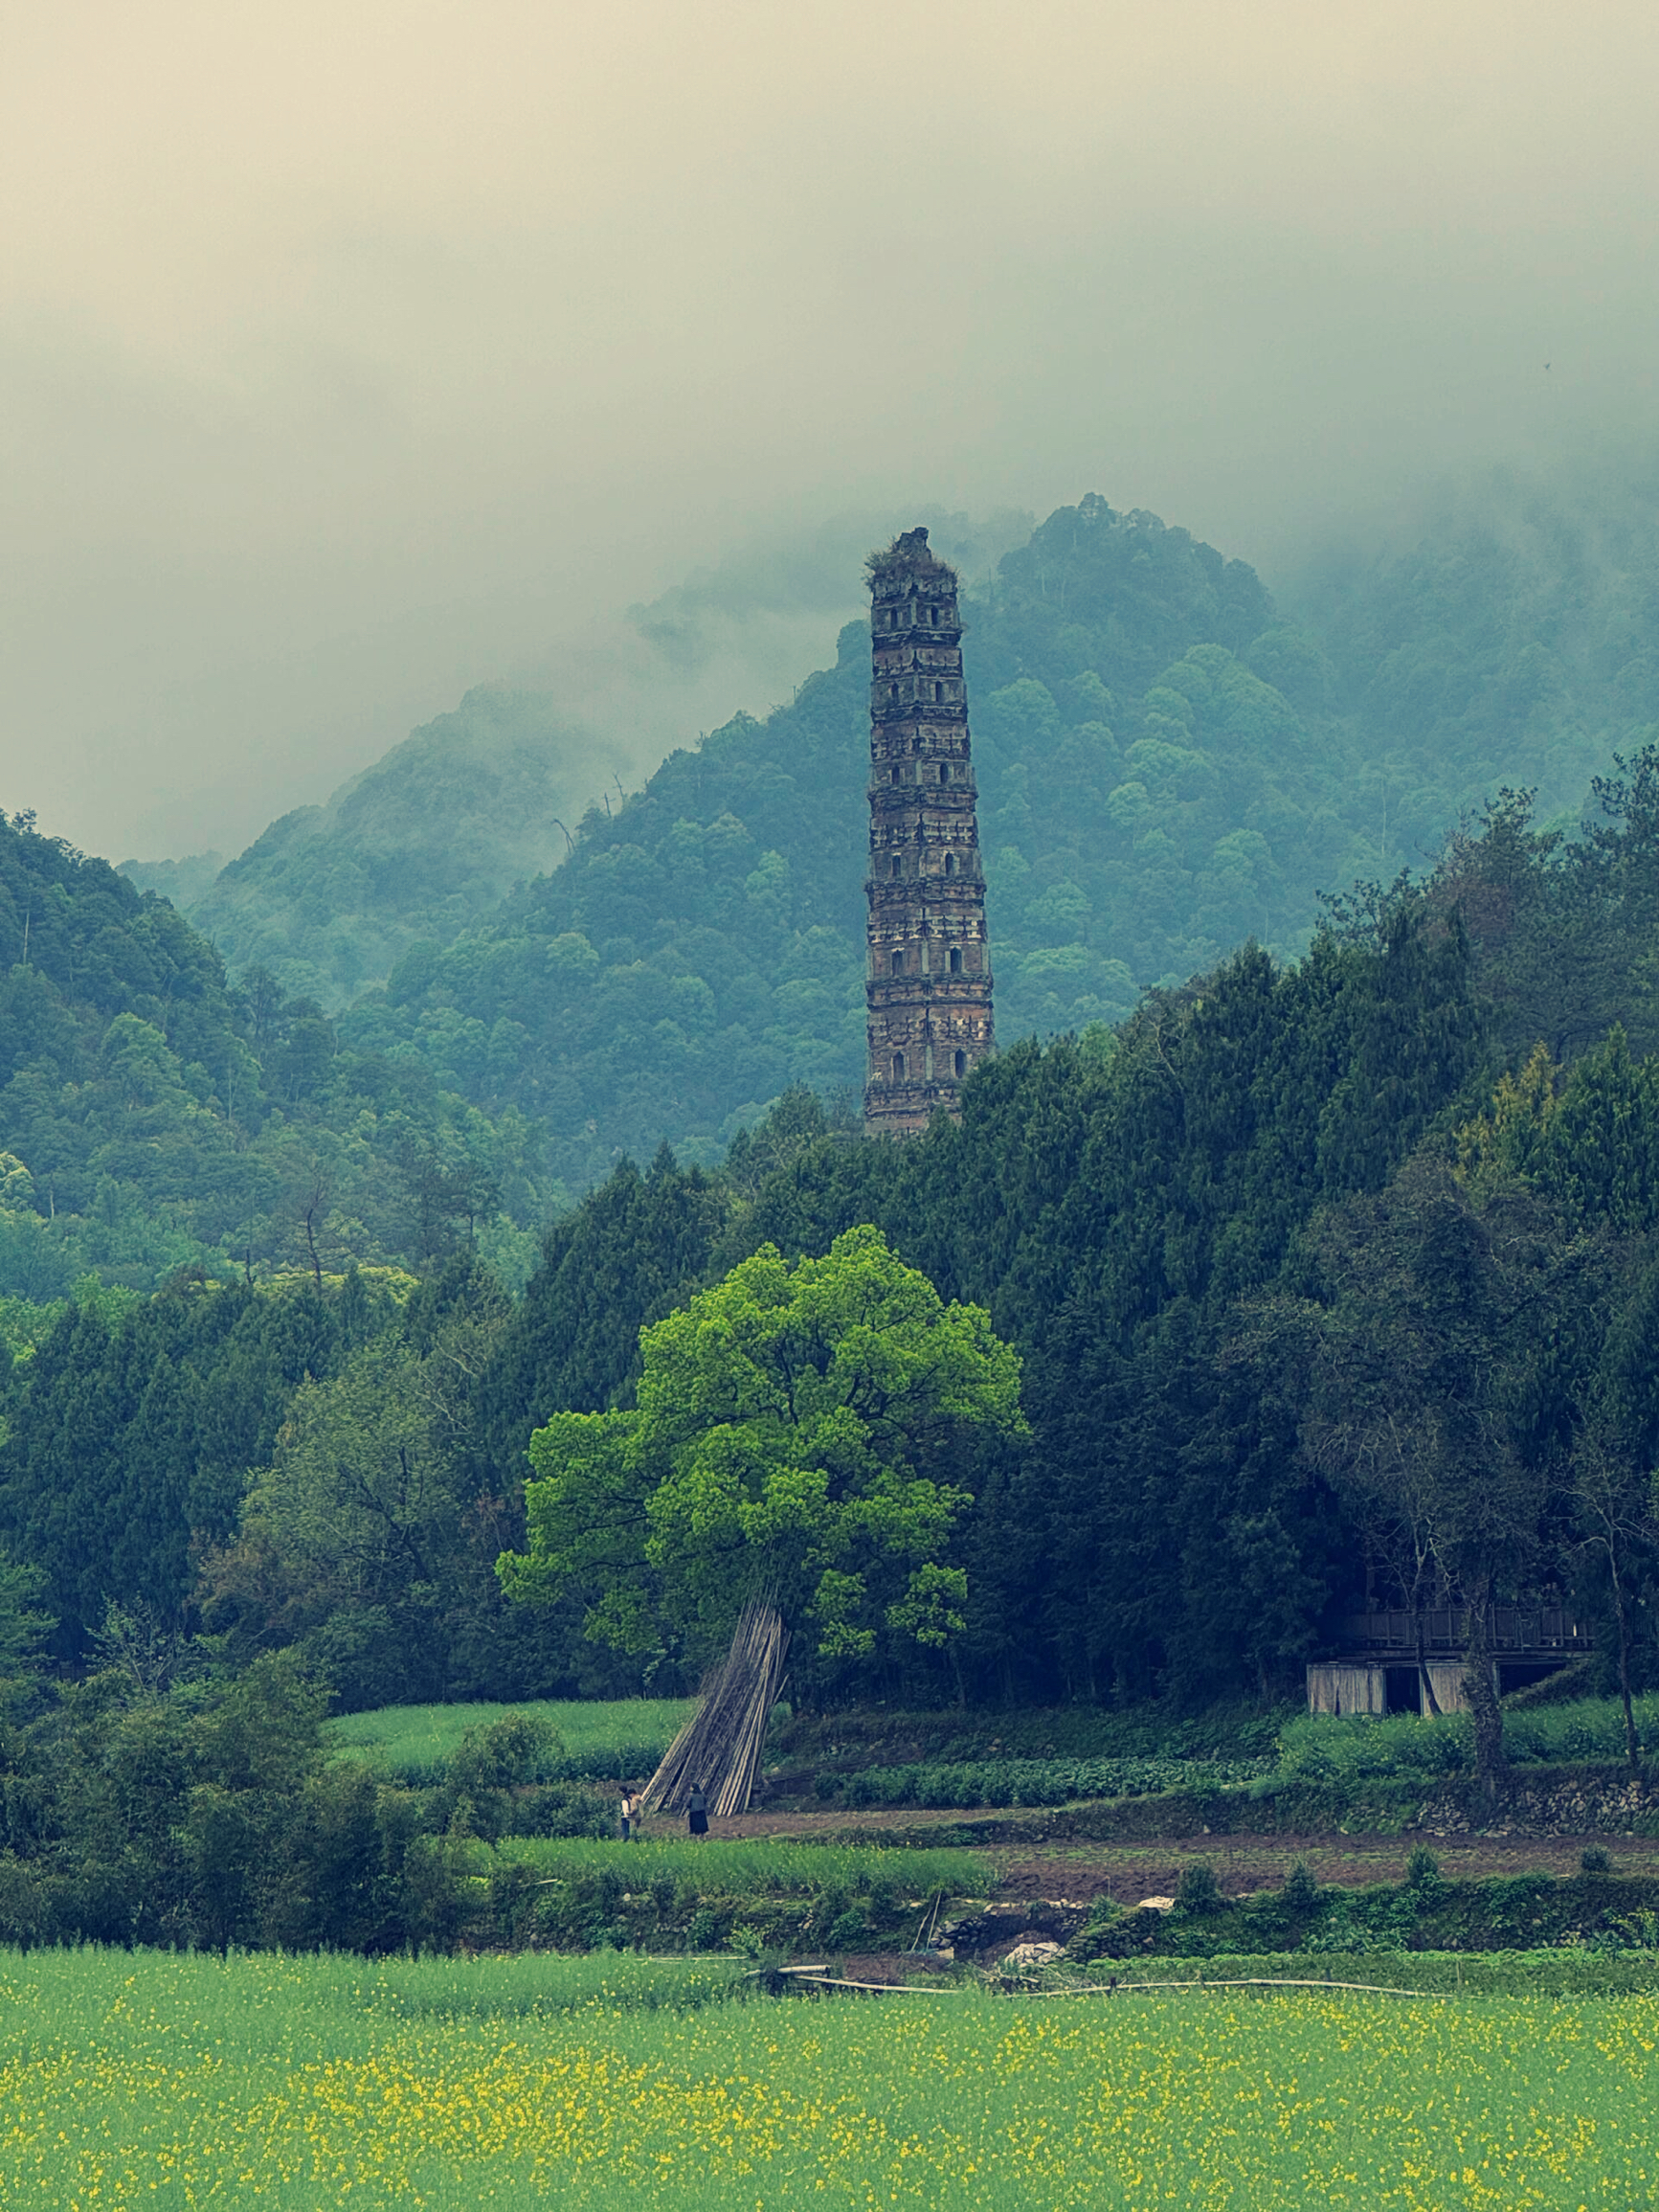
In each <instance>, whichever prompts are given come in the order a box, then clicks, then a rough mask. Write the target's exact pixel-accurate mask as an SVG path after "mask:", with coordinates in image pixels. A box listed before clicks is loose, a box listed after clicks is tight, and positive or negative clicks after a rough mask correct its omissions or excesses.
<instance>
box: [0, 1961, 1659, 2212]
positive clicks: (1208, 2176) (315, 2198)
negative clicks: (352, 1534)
mask: <svg viewBox="0 0 1659 2212" xmlns="http://www.w3.org/2000/svg"><path fill="white" fill-rule="evenodd" d="M1219 1963H1220V1962H1215V1961H1212V1962H1209V1968H1210V1970H1211V1971H1213V1970H1214V1969H1215V1967H1216V1966H1217V1965H1218V1964H1219ZM1240 1963H1244V1962H1240ZM1286 1963H1290V1962H1279V1964H1280V1965H1281V1966H1283V1965H1284V1964H1286ZM1330 1963H1331V1964H1332V1965H1333V1966H1334V1965H1335V1964H1336V1963H1337V1962H1335V1961H1332V1962H1330ZM1571 1964H1572V1962H1569V1968H1570V1966H1571ZM1586 1964H1587V1966H1590V1967H1594V1968H1596V1969H1598V1970H1600V1971H1602V1972H1603V1974H1605V1973H1606V1972H1609V1971H1611V1969H1612V1967H1613V1966H1615V1965H1616V1966H1622V1967H1624V1969H1625V1972H1626V1974H1629V1973H1631V1972H1633V1967H1632V1966H1631V1964H1630V1963H1629V1962H1601V1961H1595V1962H1586ZM1362 1965H1363V1968H1364V1972H1363V1974H1360V1975H1356V1976H1355V1978H1362V1979H1366V1980H1376V1981H1384V1980H1389V1979H1396V1978H1399V1977H1400V1976H1401V1975H1404V1974H1408V1973H1413V1972H1415V1973H1416V1974H1418V1975H1420V1976H1423V1977H1424V1979H1432V1978H1435V1976H1436V1975H1439V1977H1440V1978H1442V1979H1444V1978H1446V1976H1445V1975H1444V1974H1443V1973H1441V1970H1440V1967H1439V1966H1438V1965H1437V1962H1434V1961H1432V1960H1426V1959H1424V1958H1421V1957H1420V1958H1416V1959H1411V1960H1398V1961H1388V1962H1384V1961H1381V1960H1379V1959H1378V1958H1376V1957H1368V1958H1366V1959H1365V1960H1364V1961H1363V1962H1362ZM1503 1966H1504V1970H1505V1971H1507V1972H1508V1973H1509V1974H1510V1975H1511V1976H1512V1977H1513V1975H1514V1974H1515V1971H1516V1962H1515V1961H1513V1960H1510V1961H1506V1962H1503ZM1643 1966H1644V1968H1645V1971H1646V1974H1647V1977H1648V1980H1649V1981H1650V1980H1651V1978H1652V1961H1651V1959H1650V1958H1649V1959H1648V1960H1647V1961H1645V1962H1643ZM1384 1967H1386V1969H1387V1971H1381V1970H1382V1969H1384ZM1451 1971H1452V1972H1455V1967H1453V1968H1452V1970H1451ZM1465 1971H1466V1973H1467V1972H1468V1969H1467V1967H1466V1970H1465ZM1553 1971H1554V1973H1555V1975H1556V1976H1557V1979H1556V1983H1555V1986H1554V1988H1553V1989H1551V1988H1548V1987H1542V1986H1539V1985H1537V1984H1534V1985H1532V1986H1530V1987H1529V1986H1527V1985H1525V1984H1523V1990H1524V1994H1492V1993H1491V1992H1489V1991H1487V1990H1484V1989H1483V1990H1482V1991H1481V1992H1479V1993H1478V1994H1476V1993H1472V1992H1471V1989H1470V1987H1469V1985H1468V1982H1467V1981H1466V1984H1465V1987H1464V1989H1463V1991H1462V1992H1461V1993H1457V1992H1456V1990H1455V1981H1454V1982H1453V1989H1454V1994H1453V1995H1452V1997H1451V1998H1449V1999H1448V2000H1446V2001H1438V2002H1437V2001H1433V2000H1432V1999H1424V2000H1418V2001H1412V2000H1410V1999H1401V1998H1376V1997H1367V1996H1363V1995H1358V1994H1353V1993H1344V1992H1338V1991H1335V1990H1332V1991H1326V1990H1324V1989H1319V1990H1315V1991H1304V1992H1295V1993H1292V1992H1275V1993H1270V1994H1267V1995H1258V1994H1252V1993H1250V1992H1239V1991H1219V1990H1215V1989H1213V1988H1212V1989H1207V1990H1204V1991H1201V1992H1200V1991H1199V1990H1191V1991H1179V1992H1175V1993H1170V1994H1162V1995H1159V1994H1151V1995H1145V1996H1135V1997H1132V1998H1123V1997H1118V1998H1070V1999H1065V1998H1059V1999H1044V1998H1012V1997H998V1996H993V1995H990V1994H986V1993H984V1992H978V1991H968V1990H963V1991H961V1992H959V1993H956V1994H945V1993H940V1994H937V1995H910V1996H898V1997H890V1998H879V1999H870V2000H868V2001H862V2000H858V1999H847V1998H820V1999H817V2000H803V1999H795V2000H790V1999H773V1998H756V1999H755V2000H754V2001H751V2002H748V2003H729V2002H722V2001H719V1999H720V1998H722V1997H723V1996H724V1995H726V1994H727V1991H728V1989H729V1987H730V1986H731V1985H732V1984H733V1983H734V1982H735V1978H736V1972H737V1970H736V1969H735V1968H734V1969H731V1970H726V1969H713V1970H710V1969H707V1968H705V1967H700V1966H691V1965H687V1966H672V1967H661V1966H652V1965H650V1964H648V1963H646V1962H643V1961H635V1960H624V1959H616V1958H607V1959H547V1958H519V1959H511V1960H499V1959H492V1960H481V1961H475V1962H471V1963H465V1962H457V1961H443V1962H436V1961H408V1960H398V1961H391V1962H383V1963H378V1964H372V1965H371V1964H365V1963H364V1962H361V1961H345V1960H338V1959H329V1958H307V1959H293V1958H275V1957H258V1958H232V1959H231V1960H229V1961H228V1962H224V1963H221V1962H218V1961H215V1960H211V1959H205V1958H201V1957H186V1956H171V1955H168V1956H163V1955H160V1954H154V1953H149V1954H146V1953H142V1952H134V1953H128V1952H95V1951H90V1950H89V1951H80V1952H35V1953H33V1954H31V1955H29V1956H27V1957H19V1956H17V1955H16V1954H10V1955H5V1954H0V2202H4V2203H5V2204H7V2205H8V2206H11V2205H39V2206H42V2207H51V2208H52V2212H93V2208H94V2207H104V2206H111V2207H116V2208H117V2212H123V2208H126V2207H133V2206H137V2205H140V2204H143V2205H157V2206H164V2207H168V2206H176V2207H184V2206H195V2205H209V2204H213V2205H226V2206H244V2205H245V2206H255V2205H258V2206H270V2207H273V2208H275V2212H321V2208H322V2207H325V2206H326V2207H337V2206H347V2205H349V2206H366V2207H370V2212H375V2208H380V2207H385V2208H388V2212H390V2208H391V2207H392V2206H396V2207H400V2208H401V2207H405V2206H427V2207H430V2208H432V2212H460V2208H462V2207H466V2208H467V2212H470V2208H471V2207H473V2206H479V2205H483V2206H496V2207H507V2208H516V2207H521V2206H522V2207H525V2208H526V2212H528V2208H529V2207H531V2206H536V2205H542V2204H546V2203H549V2202H556V2203H557V2204H559V2205H560V2206H561V2207H565V2206H571V2207H577V2208H580V2212H589V2208H591V2212H612V2208H613V2207H614V2208H615V2212H622V2207H624V2206H626V2207H629V2208H630V2212H639V2208H641V2207H644V2208H647V2212H681V2208H684V2212H693V2208H695V2212H704V2208H706V2207H707V2206H709V2205H720V2206H721V2207H723V2208H724V2207H740V2208H742V2212H748V2208H749V2207H750V2206H754V2207H756V2208H757V2212H759V2208H764V2212H796V2207H804V2206H807V2205H812V2206H820V2205H823V2204H826V2203H827V2204H832V2205H835V2204H841V2205H853V2206H860V2207H863V2206H873V2205H878V2204H879V2205H882V2206H888V2205H893V2204H898V2205H900V2206H906V2207H910V2206H914V2207H923V2208H927V2212H984V2208H987V2207H988V2208H990V2212H1037V2208H1039V2207H1041V2208H1042V2212H1072V2208H1074V2207H1075V2208H1076V2212H1086V2208H1087V2212H1100V2208H1103V2207H1105V2208H1116V2207H1120V2206H1122V2207H1128V2206H1135V2207H1139V2206H1145V2205H1152V2204H1174V2205H1179V2206H1181V2207H1190V2206H1222V2205H1225V2206H1228V2207H1229V2208H1230V2212H1239V2208H1240V2207H1242V2206H1251V2207H1255V2206H1266V2205H1269V2204H1271V2205H1273V2206H1275V2207H1277V2206H1281V2205H1287V2206H1291V2207H1309V2208H1312V2207H1315V2206H1316V2207H1319V2208H1320V2212H1361V2208H1363V2212H1466V2208H1467V2212H1477V2208H1478V2212H1535V2208H1545V2207H1547V2208H1549V2212H1556V2208H1558V2207H1559V2208H1562V2212H1570V2208H1572V2207H1588V2206H1605V2207H1619V2208H1620V2212H1625V2208H1626V2207H1629V2206H1631V2205H1634V2204H1638V2203H1648V2202H1649V2201H1652V2199H1653V2196H1654V2193H1655V2187H1656V2184H1659V2158H1656V2157H1655V2155H1654V2153H1653V2151H1652V2148H1651V2143H1652V2130H1651V2124H1650V2116H1649V2115H1650V2112H1651V2110H1652V2106H1653V2100H1654V2096H1655V2093H1656V2092H1659V2055H1656V2054H1659V1999H1655V1998H1653V1997H1652V1996H1647V1995H1638V1996H1608V1995H1604V1994H1600V1993H1595V1994H1589V1993H1586V1992H1585V1990H1584V1989H1583V1987H1582V1985H1581V1984H1578V1985H1575V1984H1574V1982H1573V1979H1572V1974H1571V1972H1570V1971H1568V1969H1564V1968H1563V1967H1561V1966H1560V1965H1556V1966H1555V1968H1554V1970H1553ZM1510 1986H1511V1987H1512V1988H1513V1978H1512V1982H1511V1985H1510Z"/></svg>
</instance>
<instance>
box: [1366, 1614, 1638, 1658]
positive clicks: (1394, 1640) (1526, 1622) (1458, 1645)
mask: <svg viewBox="0 0 1659 2212" xmlns="http://www.w3.org/2000/svg"><path fill="white" fill-rule="evenodd" d="M1342 1636H1343V1640H1344V1642H1346V1643H1347V1644H1349V1645H1350V1646H1352V1647H1353V1648H1354V1649H1355V1650H1356V1651H1366V1652H1401V1653H1403V1654H1404V1655H1405V1656H1406V1657H1407V1658H1415V1657H1416V1655H1417V1626H1416V1623H1415V1621H1414V1620H1413V1617H1412V1615H1411V1614H1410V1613H1409V1612H1401V1613H1393V1612H1390V1613H1356V1614H1350V1615H1349V1616H1348V1618H1347V1619H1346V1620H1345V1621H1344V1622H1343V1623H1342ZM1423 1643H1424V1651H1425V1652H1432V1653H1444V1652H1462V1651H1467V1649H1468V1614H1467V1613H1465V1612H1464V1610H1463V1608H1462V1607H1461V1606H1431V1607H1429V1608H1428V1609H1427V1610H1426V1611H1425V1612H1424V1615H1423ZM1594 1643H1595V1639H1594V1637H1593V1636H1591V1634H1590V1631H1589V1628H1588V1625H1587V1624H1586V1623H1585V1622H1583V1621H1581V1620H1580V1619H1578V1618H1577V1617H1576V1616H1575V1615H1574V1614H1571V1613H1569V1612H1568V1611H1567V1609H1566V1608H1565V1607H1564V1606H1559V1605H1535V1606H1521V1605H1500V1606H1494V1607H1493V1609H1492V1649H1493V1650H1494V1651H1499V1652H1509V1653H1512V1654H1513V1653H1515V1652H1537V1653H1539V1654H1540V1655H1542V1654H1546V1653H1549V1654H1553V1653H1556V1652H1562V1653H1572V1652H1580V1651H1590V1650H1592V1649H1593V1648H1594Z"/></svg>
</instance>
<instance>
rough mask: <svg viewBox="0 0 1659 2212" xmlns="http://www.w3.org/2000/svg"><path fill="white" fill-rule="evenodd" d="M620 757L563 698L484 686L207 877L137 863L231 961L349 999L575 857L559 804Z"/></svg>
mask: <svg viewBox="0 0 1659 2212" xmlns="http://www.w3.org/2000/svg"><path fill="white" fill-rule="evenodd" d="M613 766H614V763H613V762H612V760H611V758H610V756H609V755H608V752H607V749H606V748H605V747H604V746H603V745H601V744H599V743H598V742H597V741H596V740H595V739H594V736H593V735H592V734H591V733H587V732H583V731H580V730H575V729H572V727H571V726H570V725H569V723H568V721H567V720H566V719H565V718H564V717H562V716H561V714H560V712H559V710H558V705H557V702H556V701H554V700H552V699H549V698H546V697H543V696H542V695H540V694H539V693H534V692H525V691H514V690H511V689H509V688H507V687H506V686H504V685H499V684H491V685H482V686H481V687H480V688H478V689H476V690H472V691H469V692H468V693H467V694H466V696H465V698H464V699H462V701H461V702H460V706H459V707H458V708H457V709H456V710H455V711H454V712H453V713H450V714H440V715H439V716H438V717H437V720H436V721H433V722H429V723H428V724H426V726H425V727H424V728H423V729H420V730H416V731H415V733H414V734H413V735H412V736H410V737H406V738H405V739H404V741H403V743H402V744H401V745H397V746H394V747H393V748H392V751H391V752H390V753H388V754H387V755H386V756H385V757H384V758H383V759H380V760H377V761H376V762H375V763H374V765H373V767H372V768H370V769H367V770H365V772H364V773H363V774H362V775H361V776H358V777H355V778H353V779H352V780H351V781H350V782H349V783H347V784H346V785H345V786H344V787H343V788H342V789H341V790H339V791H337V792H336V793H335V794H334V796H333V797H332V798H331V799H330V800H329V801H328V803H327V804H326V805H325V806H303V807H300V808H297V809H296V811H295V812H294V813H292V814H285V815H284V816H283V817H282V818H281V820H280V822H274V823H272V824H271V825H270V827H269V828H268V829H267V830H266V831H265V832H264V834H263V836H261V837H259V838H258V840H257V841H256V842H255V843H254V844H253V845H251V846H249V847H248V849H247V850H246V851H245V852H243V853H241V854H240V855H239V856H238V857H237V858H236V859H235V860H233V861H231V862H230V863H228V865H226V866H225V867H223V868H222V869H219V870H218V871H217V873H216V874H214V875H213V876H211V877H209V878H208V879H207V880H206V881H203V880H201V879H200V877H199V874H198V873H197V872H195V871H194V870H192V868H191V864H190V863H184V864H162V865H160V866H153V865H152V866H151V867H149V868H147V869H146V868H145V867H144V866H142V864H128V866H129V868H130V869H131V871H132V872H133V874H134V876H135V879H136V880H137V881H139V882H140V883H141V884H143V885H144V887H145V888H146V889H149V890H155V891H159V892H162V893H163V894H164V895H165V896H167V897H169V898H174V899H175V900H176V901H177V903H178V904H180V905H181V906H182V907H183V908H184V910H185V911H186V912H187V913H188V914H189V915H190V918H191V921H192V922H193V923H194V924H195V926H196V927H197V928H198V929H199V930H201V931H202V932H203V933H204V935H206V936H207V937H211V938H212V939H213V943H214V944H215V945H217V947H218V948H219V951H220V953H221V954H222V955H223V956H224V959H225V961H226V964H227V965H228V966H229V967H230V968H231V969H232V971H233V972H238V973H239V972H240V971H241V970H242V969H244V968H246V967H250V966H262V967H264V968H267V969H269V970H270V972H271V973H272V974H273V975H274V976H275V977H276V979H277V982H279V983H280V986H281V988H282V989H283V991H284V992H286V993H289V994H292V995H293V996H295V997H303V998H311V999H315V1000H316V1001H317V1003H318V1004H320V1005H322V1006H323V1008H324V1009H325V1011H326V1012H328V1013H335V1012H338V1010H339V1009H340V1007H341V1006H343V1005H345V1004H347V1001H348V1000H350V999H351V998H352V997H354V996H355V995H356V993H357V992H358V991H359V990H360V989H361V988H362V987H363V986H364V985H365V984H366V983H370V982H383V981H384V980H385V978H386V977H387V976H388V975H389V974H390V973H391V971H392V967H393V966H394V965H395V964H396V962H397V960H398V959H399V958H400V957H401V956H402V955H403V953H404V952H406V951H407V950H408V948H409V946H410V945H411V944H412V943H414V942H415V941H416V940H417V939H420V940H430V941H432V942H435V943H437V944H446V943H448V942H449V941H450V940H451V939H452V938H453V937H458V936H459V935H460V932H461V931H462V930H464V929H468V928H471V927H475V926H476V925H477V924H478V923H479V922H481V921H482V919H483V918H484V917H485V916H486V915H487V914H489V913H490V912H491V911H492V910H493V909H494V908H495V907H496V906H497V905H498V904H499V903H500V901H501V899H502V898H503V896H504V894H505V893H506V892H509V891H510V890H511V889H512V887H513V885H514V884H515V883H518V882H522V881H527V880H528V879H529V878H530V877H532V876H537V875H540V874H541V873H542V872H543V870H544V869H549V868H551V867H552V865H553V863H554V862H555V861H556V860H558V859H561V858H563V856H564V853H565V850H566V846H567V833H566V831H565V830H564V829H563V828H562V827H561V826H560V818H561V817H564V818H567V819H570V820H572V821H573V820H574V818H575V817H576V816H578V815H579V814H580V813H581V812H582V810H583V808H584V807H586V806H587V805H588V804H589V803H591V801H593V800H594V796H595V794H596V793H597V792H599V791H600V790H602V789H603V787H604V786H605V784H606V783H607V782H609V780H610V779H611V776H612V772H613Z"/></svg>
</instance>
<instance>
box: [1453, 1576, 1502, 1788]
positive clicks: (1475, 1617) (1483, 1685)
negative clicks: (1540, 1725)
mask: <svg viewBox="0 0 1659 2212" xmlns="http://www.w3.org/2000/svg"><path fill="white" fill-rule="evenodd" d="M1491 1632H1492V1620H1491V1578H1490V1576H1487V1575H1482V1576H1481V1578H1480V1580H1479V1581H1478V1582H1477V1583H1475V1584H1474V1586H1473V1587H1472V1588H1471V1589H1470V1591H1469V1592H1468V1639H1467V1642H1466V1645H1465V1649H1464V1660H1463V1682H1464V1690H1465V1694H1466V1695H1467V1696H1468V1705H1469V1711H1470V1712H1471V1713H1472V1715H1473V1716H1474V1772H1475V1779H1476V1780H1477V1781H1478V1782H1479V1783H1480V1785H1481V1787H1482V1790H1483V1792H1484V1794H1485V1795H1486V1797H1487V1799H1488V1801H1489V1802H1490V1801H1491V1798H1492V1797H1493V1796H1495V1795H1496V1793H1497V1778H1498V1776H1499V1774H1501V1773H1502V1772H1503V1771H1504V1768H1505V1766H1506V1764H1507V1761H1506V1760H1505V1757H1504V1716H1503V1707H1502V1706H1501V1705H1500V1704H1498V1689H1497V1682H1496V1679H1495V1676H1494V1672H1493V1667H1492V1640H1491Z"/></svg>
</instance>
